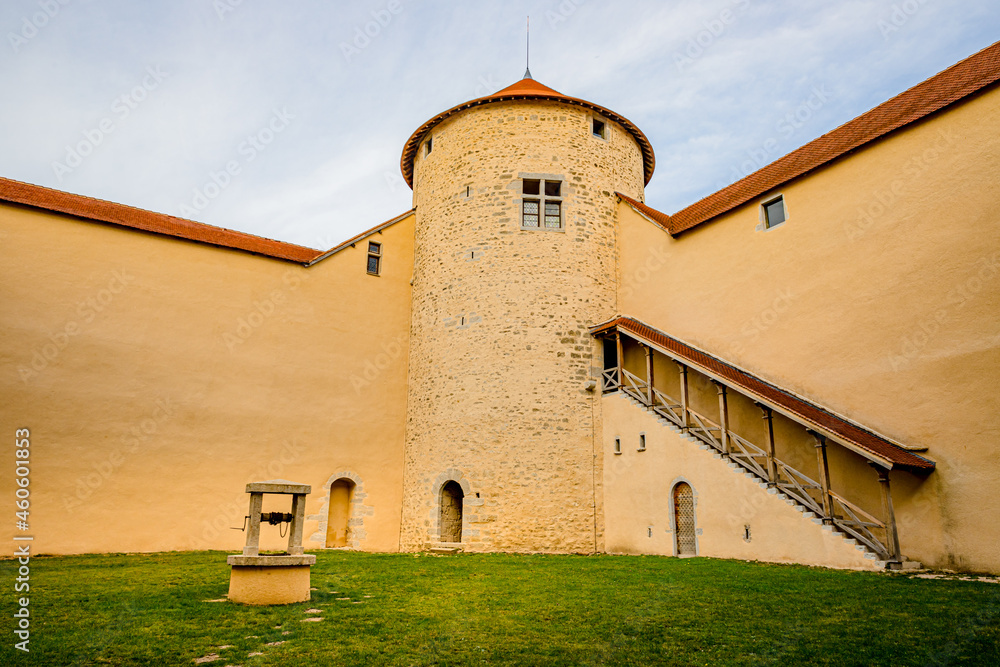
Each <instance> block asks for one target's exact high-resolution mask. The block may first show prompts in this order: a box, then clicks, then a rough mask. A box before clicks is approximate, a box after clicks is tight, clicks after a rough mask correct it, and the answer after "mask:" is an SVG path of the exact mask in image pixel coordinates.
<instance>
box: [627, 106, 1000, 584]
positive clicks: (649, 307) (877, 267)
mask: <svg viewBox="0 0 1000 667" xmlns="http://www.w3.org/2000/svg"><path fill="white" fill-rule="evenodd" d="M997 127H1000V90H997V89H996V88H995V87H994V88H993V89H991V90H989V91H988V92H986V93H984V94H980V95H978V96H976V97H974V98H972V99H970V100H969V101H967V102H964V103H961V104H958V105H956V106H954V107H951V108H949V109H948V110H946V111H945V112H943V113H939V114H937V115H935V116H933V117H931V118H929V119H928V120H926V121H924V122H921V123H919V124H917V125H915V126H913V127H910V128H907V129H905V130H903V131H900V132H897V133H895V134H893V135H891V136H889V137H888V138H886V139H883V140H881V141H879V142H877V143H876V144H874V145H873V146H870V147H868V148H865V149H863V150H860V151H858V152H857V153H855V154H853V155H851V156H848V157H846V158H843V159H841V160H839V161H837V162H835V163H834V164H832V165H830V166H828V167H826V168H823V169H821V170H819V171H817V172H815V173H813V174H811V175H809V176H807V177H804V178H801V179H798V180H796V181H794V182H792V183H790V184H787V185H786V186H784V187H782V188H780V189H779V190H777V191H775V192H774V193H768V195H767V196H764V197H760V198H759V199H757V200H754V201H753V202H750V203H748V204H747V205H744V206H742V207H739V208H737V209H736V210H734V211H732V212H730V213H729V214H726V215H724V216H722V217H721V218H720V219H718V220H715V221H712V222H710V223H707V224H705V225H703V226H701V227H698V228H695V229H693V230H691V231H689V232H685V233H683V234H681V235H680V236H678V237H677V238H676V239H672V238H671V237H670V236H669V235H667V234H666V233H665V232H664V231H662V230H661V229H659V228H658V227H656V226H655V225H653V224H652V223H650V222H649V221H647V220H645V219H643V218H641V217H640V216H639V215H638V214H636V213H635V212H634V211H633V210H632V209H631V208H630V207H628V206H627V205H624V204H622V205H620V206H619V220H620V223H621V224H620V229H621V234H620V258H621V275H620V290H619V310H620V311H621V312H622V313H624V314H628V315H631V316H634V317H637V318H639V319H641V320H643V321H645V322H648V323H649V324H651V325H653V326H655V327H657V328H660V329H662V330H664V331H666V332H667V333H669V334H671V335H673V336H676V337H678V338H680V339H682V340H685V341H688V342H690V343H693V344H695V345H697V346H700V347H702V348H703V349H705V350H707V351H709V352H711V353H713V354H716V355H717V356H720V357H722V358H723V359H725V360H727V361H731V362H734V363H736V364H738V365H740V366H743V367H745V368H747V369H749V370H750V371H752V372H755V373H758V374H759V375H761V376H762V377H764V378H765V379H768V380H770V381H772V382H774V383H776V384H778V385H779V386H783V387H786V388H788V389H790V390H792V391H795V392H797V393H799V394H801V395H803V396H806V397H807V398H810V399H811V400H813V401H815V402H818V403H820V404H821V405H824V406H826V407H828V408H830V409H832V410H834V411H837V412H839V413H840V414H842V415H845V416H847V417H849V418H851V419H853V420H855V421H857V422H859V423H861V424H863V425H865V426H867V427H869V428H871V429H873V430H875V431H878V432H880V433H882V434H884V435H886V436H888V437H891V438H893V439H895V440H897V441H899V442H902V443H904V444H906V445H911V446H926V447H928V448H929V450H928V452H927V453H926V455H927V456H928V457H929V458H931V459H933V460H934V461H936V462H937V470H936V471H935V472H934V473H932V474H931V475H930V476H929V477H927V478H926V479H922V478H918V477H915V476H913V475H910V474H908V473H905V472H894V473H893V475H892V484H893V499H894V502H895V507H896V511H897V517H898V520H899V522H900V526H899V531H900V540H901V544H902V548H903V552H904V553H905V554H906V555H908V556H909V557H911V558H914V559H917V560H921V561H923V562H924V563H928V564H930V565H933V566H939V567H953V568H960V569H967V570H991V571H998V570H1000V547H998V545H1000V498H998V496H997V495H996V493H995V490H996V489H997V488H1000V465H998V463H997V458H996V442H997V440H998V436H1000V417H998V415H1000V400H998V396H1000V394H998V393H997V391H996V378H997V377H998V376H1000V346H998V340H1000V317H998V316H997V313H998V312H1000V213H998V211H1000V136H998V134H997V132H996V128H997ZM779 192H780V193H781V194H783V195H784V198H785V202H786V206H787V209H788V215H789V219H788V221H787V222H786V223H784V224H783V225H780V226H778V227H775V228H773V229H771V230H768V231H758V230H756V229H755V228H756V227H757V226H758V224H759V206H760V203H761V202H762V201H764V200H765V199H767V198H768V197H770V196H773V195H774V194H777V193H779ZM831 465H832V466H833V473H834V476H835V478H836V477H837V476H838V474H839V476H840V478H841V481H840V482H839V483H840V484H844V485H852V484H853V485H857V486H858V488H861V487H862V486H868V485H870V484H871V483H872V479H873V474H871V473H870V472H869V474H868V476H867V478H865V479H862V478H861V477H860V473H859V474H858V475H854V474H850V475H845V474H840V473H838V468H837V463H836V462H832V463H831ZM841 472H842V471H841ZM837 486H838V482H837V481H836V480H835V481H834V488H835V490H837ZM841 488H843V486H841Z"/></svg>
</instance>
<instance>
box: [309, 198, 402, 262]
mask: <svg viewBox="0 0 1000 667" xmlns="http://www.w3.org/2000/svg"><path fill="white" fill-rule="evenodd" d="M416 212H417V208H416V207H413V208H411V209H410V210H409V211H406V212H405V213H400V214H399V215H397V216H395V217H393V218H389V219H388V220H386V221H385V222H380V223H379V224H377V225H375V226H374V227H372V228H370V229H366V230H365V231H363V232H361V233H360V234H357V235H355V236H352V237H351V238H349V239H347V240H346V241H343V242H341V243H339V244H338V245H335V246H333V247H332V248H330V249H329V250H327V251H325V252H322V253H320V254H319V256H317V257H316V259H314V260H312V261H311V262H309V264H308V265H307V266H312V265H313V264H317V263H319V262H322V261H323V260H324V259H326V258H327V257H329V256H331V255H335V254H337V253H338V252H340V251H341V250H343V249H344V248H346V247H348V246H353V245H354V244H355V243H357V242H358V241H364V240H365V239H366V238H367V237H369V236H371V235H372V234H377V233H380V232H381V231H382V230H383V229H385V228H387V227H391V226H392V225H394V224H396V223H397V222H399V221H401V220H405V219H406V218H408V217H409V216H411V215H413V214H414V213H416Z"/></svg>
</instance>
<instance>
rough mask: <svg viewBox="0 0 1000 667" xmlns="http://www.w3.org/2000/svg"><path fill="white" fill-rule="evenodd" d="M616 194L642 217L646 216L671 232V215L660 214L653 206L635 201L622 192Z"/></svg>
mask: <svg viewBox="0 0 1000 667" xmlns="http://www.w3.org/2000/svg"><path fill="white" fill-rule="evenodd" d="M615 194H616V195H618V196H619V197H620V198H621V199H622V201H624V202H626V203H627V204H628V205H629V206H631V207H632V208H634V209H635V210H636V211H638V212H639V213H640V214H641V215H644V216H645V217H647V218H649V219H650V220H652V221H653V222H655V223H656V224H658V225H659V226H660V227H663V228H664V229H665V230H667V231H668V232H669V231H670V216H669V215H667V214H666V213H660V212H659V211H657V210H656V209H655V208H653V207H651V206H646V205H645V204H643V203H642V202H641V201H636V200H635V199H632V198H631V197H629V196H628V195H623V194H622V193H620V192H616V193H615Z"/></svg>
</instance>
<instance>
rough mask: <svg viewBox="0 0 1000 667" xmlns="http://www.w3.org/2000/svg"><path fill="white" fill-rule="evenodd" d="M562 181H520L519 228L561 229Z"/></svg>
mask: <svg viewBox="0 0 1000 667" xmlns="http://www.w3.org/2000/svg"><path fill="white" fill-rule="evenodd" d="M562 185H563V184H562V181H557V180H541V179H534V178H526V179H524V180H523V181H521V197H522V198H521V228H522V229H539V228H542V229H562V228H563V218H562V213H563V211H562Z"/></svg>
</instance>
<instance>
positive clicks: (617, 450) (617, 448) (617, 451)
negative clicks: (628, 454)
mask: <svg viewBox="0 0 1000 667" xmlns="http://www.w3.org/2000/svg"><path fill="white" fill-rule="evenodd" d="M621 453H622V439H621V438H615V454H621Z"/></svg>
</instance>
